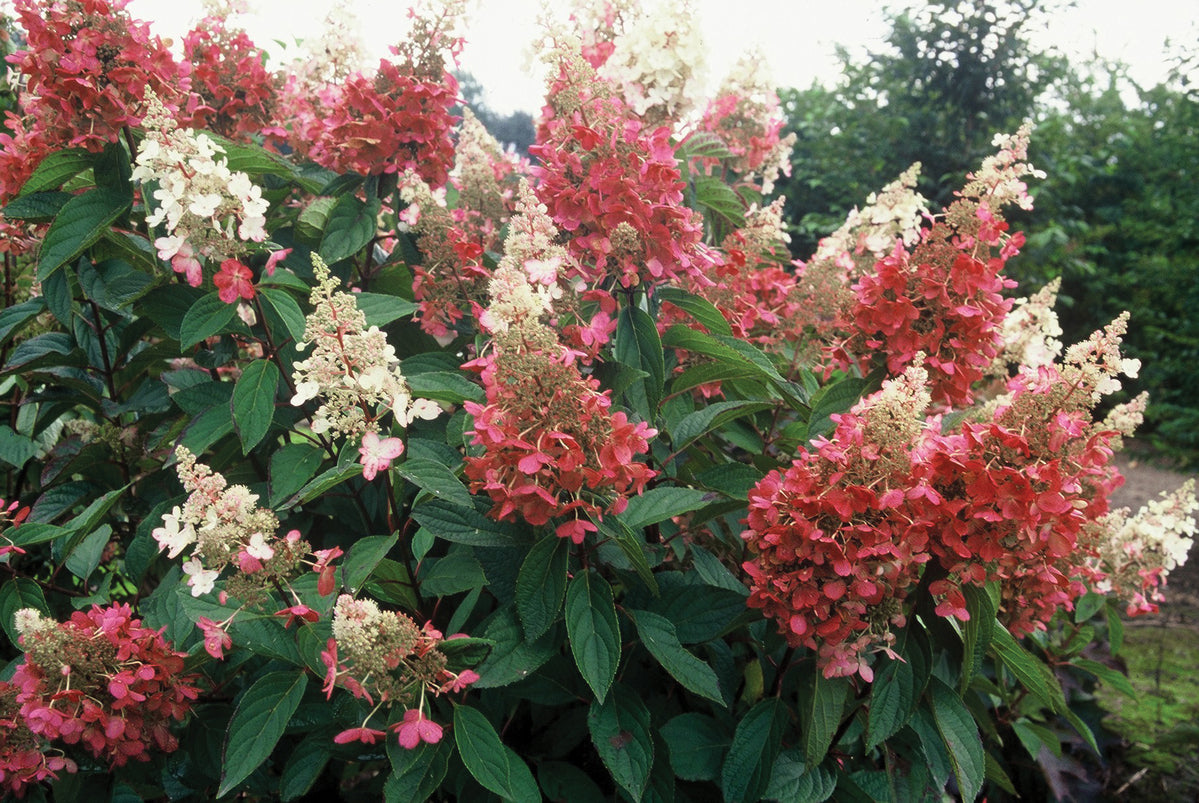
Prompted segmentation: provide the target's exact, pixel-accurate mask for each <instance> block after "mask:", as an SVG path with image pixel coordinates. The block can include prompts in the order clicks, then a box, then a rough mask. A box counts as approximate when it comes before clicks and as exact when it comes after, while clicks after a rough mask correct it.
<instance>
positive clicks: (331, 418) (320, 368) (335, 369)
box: [291, 254, 441, 437]
mask: <svg viewBox="0 0 1199 803" xmlns="http://www.w3.org/2000/svg"><path fill="white" fill-rule="evenodd" d="M312 267H313V272H314V273H315V275H316V281H317V284H316V286H315V287H314V288H313V289H312V294H311V296H310V300H311V303H312V306H313V307H314V309H313V312H312V314H311V315H309V316H308V319H307V321H306V324H305V328H304V342H301V343H297V344H296V348H297V349H299V350H304V349H307V348H309V347H311V348H312V352H311V354H310V355H309V357H308V358H307V359H305V360H301V361H299V362H297V363H296V364H295V374H294V375H293V379H294V381H295V389H296V392H295V395H294V396H292V399H291V403H292V404H293V405H295V406H297V407H298V406H300V405H302V404H304V403H305V402H307V401H308V400H309V399H314V398H317V397H320V399H321V402H322V403H321V406H320V407H319V408H318V409H317V411H316V414H315V415H313V417H312V431H313V432H316V433H318V434H320V433H323V432H328V431H333V432H337V433H340V434H342V435H345V436H347V437H352V436H359V435H363V434H365V433H366V432H375V433H378V432H379V431H380V430H379V424H378V422H377V420H376V413H377V411H378V409H379V408H380V407H386V408H388V409H390V410H391V411H392V413H394V414H395V419H396V421H397V422H398V423H399V424H400V425H401V426H404V427H407V426H409V425H410V424H411V423H412V422H413V421H414V420H416V419H417V418H424V419H433V418H436V417H437V416H438V415H440V414H441V407H439V406H438V405H437V403H436V402H433V401H430V400H428V399H414V398H413V397H412V392H411V391H410V390H409V388H408V383H407V382H406V381H405V380H404V375H403V374H402V373H401V372H400V361H399V359H397V358H396V352H395V348H394V347H393V346H392V345H391V344H390V343H388V342H387V335H386V334H385V333H384V332H383V331H382V330H381V329H379V327H377V326H370V327H368V326H367V325H366V315H364V314H363V312H362V310H360V309H359V308H358V303H357V301H355V299H354V296H353V294H352V293H347V292H345V291H342V290H338V289H337V288H338V287H339V286H340V282H338V280H337V278H336V277H334V276H332V275H331V274H330V273H329V268H328V266H327V265H325V263H324V261H323V260H322V259H321V258H320V257H319V256H318V255H316V254H313V255H312Z"/></svg>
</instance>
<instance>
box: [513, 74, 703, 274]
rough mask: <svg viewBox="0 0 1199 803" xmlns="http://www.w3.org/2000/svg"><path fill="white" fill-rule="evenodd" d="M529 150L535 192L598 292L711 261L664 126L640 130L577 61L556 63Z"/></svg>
mask: <svg viewBox="0 0 1199 803" xmlns="http://www.w3.org/2000/svg"><path fill="white" fill-rule="evenodd" d="M545 115H546V117H545V119H543V120H542V122H541V125H540V127H539V130H538V137H537V142H538V144H537V145H534V146H533V147H532V148H530V149H529V152H530V153H531V154H533V155H534V156H536V157H537V158H538V159H540V164H539V165H537V166H535V167H534V168H533V169H532V171H533V174H534V175H535V176H536V177H537V178H538V180H539V184H538V187H537V195H538V197H539V198H540V199H541V201H542V203H544V204H545V205H546V207H547V208H548V209H549V214H550V217H551V218H553V220H554V223H555V224H556V225H557V226H558V228H559V229H561V230H562V231H563V232H564V233H565V234H568V235H570V238H571V239H570V242H569V245H568V247H569V248H570V251H571V253H572V255H573V256H575V257H576V258H577V259H578V261H579V263H580V264H581V266H582V271H583V275H582V276H581V278H582V279H583V280H584V281H585V282H586V283H587V284H588V285H591V286H598V285H599V284H600V283H601V282H602V281H603V280H604V279H605V278H606V277H609V276H612V277H615V278H617V279H619V281H620V283H621V285H623V286H624V287H633V286H636V285H637V284H639V283H642V282H650V283H659V282H661V283H671V282H677V281H678V279H679V277H680V276H683V275H688V274H689V275H692V276H695V277H697V278H700V279H701V280H702V277H703V274H704V272H705V271H706V270H707V269H708V267H709V265H710V264H711V261H712V259H711V257H710V256H709V255H708V254H707V253H706V251H705V250H704V248H703V246H702V243H701V240H702V237H703V222H702V219H701V217H700V215H699V214H698V213H696V212H694V211H692V210H690V209H688V208H687V207H686V206H685V205H684V204H683V193H682V189H683V186H684V184H683V182H682V180H681V178H680V174H679V169H678V165H677V163H676V161H675V151H674V147H673V146H672V145H671V143H670V129H669V128H667V127H664V126H663V127H660V128H656V129H652V130H650V129H646V128H645V127H644V126H643V123H642V121H641V120H640V119H639V118H638V117H637V116H636V115H635V114H634V113H633V112H632V111H631V110H630V109H629V108H628V107H627V106H625V104H624V103H623V102H622V101H621V100H620V98H619V96H618V93H617V92H616V91H615V90H614V89H613V87H611V86H610V84H609V83H608V82H607V81H605V80H604V79H603V78H600V77H599V76H597V75H596V74H595V73H594V71H593V70H590V69H589V68H587V65H586V64H585V63H584V62H582V60H581V59H578V60H576V61H571V62H569V63H567V62H564V63H563V64H562V65H561V66H560V68H559V74H558V76H557V77H556V78H555V79H554V81H553V83H552V85H551V86H550V90H549V105H548V106H547V107H546V110H545Z"/></svg>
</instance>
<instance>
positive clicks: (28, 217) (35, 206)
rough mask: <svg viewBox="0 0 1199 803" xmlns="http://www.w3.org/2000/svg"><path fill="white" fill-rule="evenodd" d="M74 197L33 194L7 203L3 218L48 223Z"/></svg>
mask: <svg viewBox="0 0 1199 803" xmlns="http://www.w3.org/2000/svg"><path fill="white" fill-rule="evenodd" d="M74 197H75V196H74V195H72V194H71V193H69V192H35V193H31V194H30V195H26V196H25V197H23V198H17V199H16V200H14V201H9V202H8V203H7V204H6V205H5V206H4V210H3V213H4V216H5V217H6V218H8V219H9V220H24V221H26V222H28V223H48V222H50V221H52V220H54V217H55V215H57V214H58V213H59V212H61V211H62V208H63V207H64V206H66V204H67V201H69V200H71V199H72V198H74Z"/></svg>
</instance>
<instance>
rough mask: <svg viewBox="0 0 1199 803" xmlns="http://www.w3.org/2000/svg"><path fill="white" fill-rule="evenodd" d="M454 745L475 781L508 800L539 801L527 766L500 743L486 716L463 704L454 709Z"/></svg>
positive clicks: (538, 793) (534, 783)
mask: <svg viewBox="0 0 1199 803" xmlns="http://www.w3.org/2000/svg"><path fill="white" fill-rule="evenodd" d="M454 743H455V744H456V745H457V746H458V755H460V756H461V757H462V763H463V764H465V765H466V769H467V770H468V771H469V772H470V774H471V775H472V776H474V779H475V780H476V781H478V782H479V783H480V784H482V785H483V787H484V788H486V789H488V790H490V791H492V792H494V793H496V794H497V795H499V796H500V797H502V798H504V799H505V800H512V801H516V802H517V803H524V801H529V800H540V799H541V793H540V792H539V791H538V790H537V782H536V781H534V780H533V773H531V772H529V768H528V766H527V765H526V764H525V763H524V762H523V761H521V759H520V757H519V756H518V755H516V753H514V752H513V751H512V750H511V748H509V747H508V746H507V745H505V744H504V743H503V742H501V741H500V737H499V734H497V733H496V732H495V728H493V727H491V723H490V722H488V721H487V717H485V716H483V714H482V713H481V712H479V711H477V710H475V709H473V708H470V707H468V706H464V705H458V706H454Z"/></svg>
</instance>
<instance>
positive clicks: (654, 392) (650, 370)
mask: <svg viewBox="0 0 1199 803" xmlns="http://www.w3.org/2000/svg"><path fill="white" fill-rule="evenodd" d="M615 349H616V359H617V360H619V361H620V362H622V363H624V364H625V365H628V366H631V367H633V368H640V369H641V370H642V371H644V372H645V374H646V376H645V378H644V379H643V380H642V383H641V384H642V387H643V388H644V390H645V396H646V404H647V409H645V410H641V411H640V412H641V414H642V415H643V416H645V417H646V418H647V419H652V418H653V417H654V411H655V410H657V409H658V403H659V402H661V401H662V389H663V386H664V385H665V382H666V364H665V361H664V355H663V352H662V341H661V340H660V339H659V337H658V327H657V324H655V323H654V319H653V318H652V317H650V314H649V313H648V312H646V311H645V310H643V309H641V308H640V307H634V306H628V307H625V308H624V309H623V310H621V311H620V318H619V320H618V322H617V328H616V346H615Z"/></svg>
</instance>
